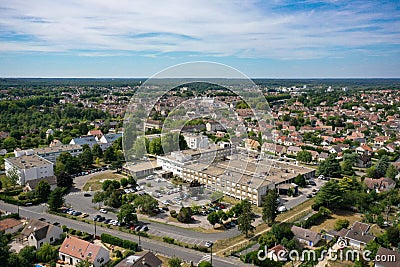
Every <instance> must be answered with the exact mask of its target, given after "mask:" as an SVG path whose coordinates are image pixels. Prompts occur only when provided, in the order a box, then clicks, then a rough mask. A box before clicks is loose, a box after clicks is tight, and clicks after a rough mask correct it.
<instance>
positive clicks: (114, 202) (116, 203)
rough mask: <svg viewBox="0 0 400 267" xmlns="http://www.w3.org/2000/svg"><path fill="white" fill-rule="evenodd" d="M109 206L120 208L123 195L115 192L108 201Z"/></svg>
mask: <svg viewBox="0 0 400 267" xmlns="http://www.w3.org/2000/svg"><path fill="white" fill-rule="evenodd" d="M107 205H108V206H110V207H113V208H119V207H121V205H122V194H121V192H120V191H113V192H112V193H111V196H110V197H109V198H108V199H107Z"/></svg>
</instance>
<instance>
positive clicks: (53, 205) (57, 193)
mask: <svg viewBox="0 0 400 267" xmlns="http://www.w3.org/2000/svg"><path fill="white" fill-rule="evenodd" d="M63 203H64V199H63V190H62V188H61V187H56V188H55V189H54V190H53V191H52V192H51V193H50V195H49V200H48V201H47V204H49V208H50V210H52V211H57V210H58V209H59V208H61V206H62V205H63Z"/></svg>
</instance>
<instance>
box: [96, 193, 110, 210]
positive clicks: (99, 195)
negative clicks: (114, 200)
mask: <svg viewBox="0 0 400 267" xmlns="http://www.w3.org/2000/svg"><path fill="white" fill-rule="evenodd" d="M107 196H108V195H107V193H106V192H104V191H97V192H96V193H94V195H93V198H92V203H99V207H100V203H101V202H104V201H105V200H106V199H107Z"/></svg>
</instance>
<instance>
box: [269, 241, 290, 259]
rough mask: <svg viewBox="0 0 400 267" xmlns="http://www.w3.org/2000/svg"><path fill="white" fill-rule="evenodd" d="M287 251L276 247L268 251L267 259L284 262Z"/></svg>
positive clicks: (279, 246) (282, 247) (278, 246)
mask: <svg viewBox="0 0 400 267" xmlns="http://www.w3.org/2000/svg"><path fill="white" fill-rule="evenodd" d="M288 253H289V251H288V250H287V249H286V248H285V247H284V246H282V245H276V246H275V247H273V248H271V249H269V250H268V253H267V257H268V259H270V260H273V261H285V259H286V258H287V256H288Z"/></svg>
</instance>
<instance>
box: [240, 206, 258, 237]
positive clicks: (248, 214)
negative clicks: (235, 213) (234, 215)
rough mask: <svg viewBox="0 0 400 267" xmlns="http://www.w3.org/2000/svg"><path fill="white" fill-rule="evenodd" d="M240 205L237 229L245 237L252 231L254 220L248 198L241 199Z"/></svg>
mask: <svg viewBox="0 0 400 267" xmlns="http://www.w3.org/2000/svg"><path fill="white" fill-rule="evenodd" d="M241 205H242V213H241V214H240V215H239V217H238V229H239V231H241V232H242V234H244V235H245V236H246V237H249V234H250V233H252V232H253V230H254V228H255V227H254V226H253V225H252V223H253V222H254V213H253V211H252V206H251V203H250V201H249V200H248V199H244V200H242V201H241Z"/></svg>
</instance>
